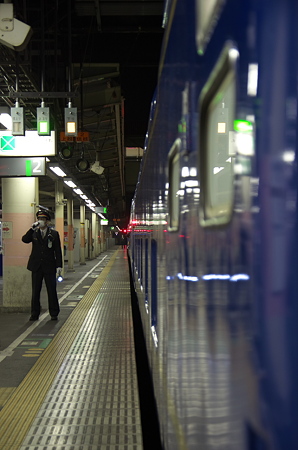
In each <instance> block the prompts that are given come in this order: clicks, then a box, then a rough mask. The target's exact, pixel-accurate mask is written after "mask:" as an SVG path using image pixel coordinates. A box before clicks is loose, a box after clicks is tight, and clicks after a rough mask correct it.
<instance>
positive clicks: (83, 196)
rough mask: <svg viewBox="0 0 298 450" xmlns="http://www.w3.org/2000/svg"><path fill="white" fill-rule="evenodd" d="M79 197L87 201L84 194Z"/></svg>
mask: <svg viewBox="0 0 298 450" xmlns="http://www.w3.org/2000/svg"><path fill="white" fill-rule="evenodd" d="M80 197H81V198H82V199H83V200H88V197H87V195H85V194H81V195H80Z"/></svg>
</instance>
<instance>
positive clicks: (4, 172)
mask: <svg viewBox="0 0 298 450" xmlns="http://www.w3.org/2000/svg"><path fill="white" fill-rule="evenodd" d="M45 174H46V158H45V157H43V158H0V177H2V178H3V177H41V176H44V175H45Z"/></svg>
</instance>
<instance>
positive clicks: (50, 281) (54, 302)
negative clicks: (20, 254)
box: [31, 267, 60, 317]
mask: <svg viewBox="0 0 298 450" xmlns="http://www.w3.org/2000/svg"><path fill="white" fill-rule="evenodd" d="M43 279H44V280H45V283H46V288H47V293H48V305H49V312H50V315H51V316H58V314H59V312H60V307H59V302H58V296H57V288H56V284H57V282H56V272H51V273H44V271H43V270H42V268H41V267H40V268H39V269H38V270H37V271H35V272H32V300H31V315H32V316H35V317H38V316H39V314H40V309H41V308H40V291H41V288H42V281H43Z"/></svg>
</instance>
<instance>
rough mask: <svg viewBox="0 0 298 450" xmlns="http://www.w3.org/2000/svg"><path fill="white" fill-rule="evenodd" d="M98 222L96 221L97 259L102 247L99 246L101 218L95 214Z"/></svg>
mask: <svg viewBox="0 0 298 450" xmlns="http://www.w3.org/2000/svg"><path fill="white" fill-rule="evenodd" d="M95 217H96V221H95V257H97V256H98V255H99V254H100V246H99V225H98V222H99V217H98V215H97V214H95Z"/></svg>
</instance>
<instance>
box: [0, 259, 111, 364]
mask: <svg viewBox="0 0 298 450" xmlns="http://www.w3.org/2000/svg"><path fill="white" fill-rule="evenodd" d="M107 256H108V255H106V256H104V257H103V258H102V259H101V260H100V261H99V263H97V264H96V266H94V267H93V269H91V270H89V272H87V273H86V274H85V275H84V276H83V277H82V278H81V279H80V280H79V281H78V282H77V283H76V284H74V285H73V286H72V288H71V289H70V290H69V291H68V292H67V293H66V294H65V295H63V297H61V299H59V304H61V303H62V302H63V301H64V300H65V299H66V298H67V297H68V295H69V294H71V293H72V292H73V291H74V290H75V289H76V288H77V286H79V285H80V284H81V283H82V281H84V280H85V278H87V277H88V276H89V275H90V274H91V273H92V272H93V270H94V269H95V268H96V267H98V266H99V265H100V264H101V263H102V262H103V261H104V260H105V259H106V258H107ZM48 315H49V313H48V312H45V313H44V314H42V315H41V316H40V318H39V320H37V321H36V322H35V323H33V324H32V325H31V326H30V327H29V328H27V330H26V331H24V333H22V334H21V335H20V336H19V337H18V338H17V339H15V340H14V341H13V342H12V343H11V344H10V345H9V346H8V347H6V348H5V349H4V350H2V351H1V352H0V363H1V362H2V361H3V360H4V359H5V358H6V357H7V356H11V355H12V354H13V352H14V350H15V349H16V348H17V347H18V346H19V345H20V343H21V342H22V341H23V340H24V339H26V337H27V336H29V334H30V333H31V332H32V331H33V330H35V328H37V327H38V326H39V325H40V322H41V321H42V320H43V319H45V318H46V317H48Z"/></svg>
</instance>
